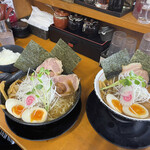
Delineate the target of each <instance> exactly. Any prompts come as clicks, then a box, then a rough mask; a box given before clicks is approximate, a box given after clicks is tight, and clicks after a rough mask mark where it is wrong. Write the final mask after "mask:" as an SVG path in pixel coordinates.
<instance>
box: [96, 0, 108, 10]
mask: <svg viewBox="0 0 150 150" xmlns="http://www.w3.org/2000/svg"><path fill="white" fill-rule="evenodd" d="M95 6H96V7H98V8H102V9H107V8H108V2H107V0H96V1H95Z"/></svg>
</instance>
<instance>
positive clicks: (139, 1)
mask: <svg viewBox="0 0 150 150" xmlns="http://www.w3.org/2000/svg"><path fill="white" fill-rule="evenodd" d="M144 4H145V0H136V3H135V6H134V10H133V16H134V17H135V18H136V19H138V16H139V13H140V12H141V10H142V7H143V5H144Z"/></svg>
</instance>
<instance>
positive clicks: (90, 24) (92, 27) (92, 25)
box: [82, 18, 100, 37]
mask: <svg viewBox="0 0 150 150" xmlns="http://www.w3.org/2000/svg"><path fill="white" fill-rule="evenodd" d="M99 27H100V23H99V21H98V20H94V19H91V18H85V19H84V24H83V27H82V32H83V33H84V34H85V35H86V36H88V37H95V36H97V35H98V30H99Z"/></svg>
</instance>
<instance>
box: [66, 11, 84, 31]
mask: <svg viewBox="0 0 150 150" xmlns="http://www.w3.org/2000/svg"><path fill="white" fill-rule="evenodd" d="M68 18H69V20H68V28H69V29H70V30H71V31H72V32H81V31H82V26H83V16H81V15H78V14H71V15H69V17H68Z"/></svg>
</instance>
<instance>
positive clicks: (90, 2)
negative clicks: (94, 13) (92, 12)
mask: <svg viewBox="0 0 150 150" xmlns="http://www.w3.org/2000/svg"><path fill="white" fill-rule="evenodd" d="M84 2H85V3H86V4H91V5H93V4H94V3H95V0H84Z"/></svg>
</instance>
